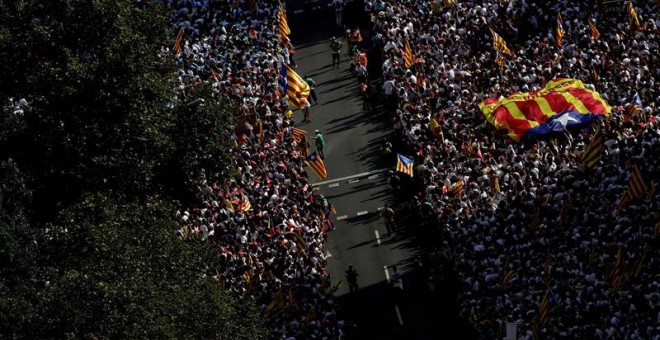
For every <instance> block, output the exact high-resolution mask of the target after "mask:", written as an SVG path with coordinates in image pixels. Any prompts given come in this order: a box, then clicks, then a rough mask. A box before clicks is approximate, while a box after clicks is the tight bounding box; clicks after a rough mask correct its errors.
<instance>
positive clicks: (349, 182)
mask: <svg viewBox="0 0 660 340" xmlns="http://www.w3.org/2000/svg"><path fill="white" fill-rule="evenodd" d="M359 181H360V180H359V179H352V180H350V181H348V184H353V183H357V182H359Z"/></svg>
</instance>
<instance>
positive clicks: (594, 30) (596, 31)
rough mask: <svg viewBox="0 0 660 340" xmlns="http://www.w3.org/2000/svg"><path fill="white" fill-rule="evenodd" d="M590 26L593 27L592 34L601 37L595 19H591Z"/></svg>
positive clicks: (596, 37)
mask: <svg viewBox="0 0 660 340" xmlns="http://www.w3.org/2000/svg"><path fill="white" fill-rule="evenodd" d="M589 28H590V29H591V36H592V37H594V38H595V39H598V38H600V32H599V31H598V28H596V24H594V21H593V20H591V19H589Z"/></svg>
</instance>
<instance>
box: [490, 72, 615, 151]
mask: <svg viewBox="0 0 660 340" xmlns="http://www.w3.org/2000/svg"><path fill="white" fill-rule="evenodd" d="M479 109H481V112H483V114H484V116H485V117H486V120H488V122H489V123H491V124H492V125H493V126H495V127H496V128H497V129H504V130H507V131H508V132H509V133H508V135H509V137H511V138H512V139H513V140H516V141H518V140H520V138H522V137H523V136H529V135H540V134H545V133H549V132H552V131H563V130H564V129H565V128H566V126H571V125H577V124H581V123H585V122H588V121H590V120H592V119H594V118H596V117H599V116H607V115H609V114H610V112H611V111H612V108H611V107H610V106H609V105H607V103H606V102H605V100H603V98H601V97H600V94H598V92H595V91H592V90H588V89H585V88H584V84H582V82H581V81H580V80H577V79H572V78H557V79H554V80H552V81H550V82H548V83H547V84H546V85H545V87H544V88H542V89H540V90H537V91H533V92H529V93H527V92H516V93H513V94H511V95H510V96H509V97H507V98H503V99H495V98H488V99H486V100H484V101H483V102H482V103H481V104H479Z"/></svg>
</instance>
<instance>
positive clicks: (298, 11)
mask: <svg viewBox="0 0 660 340" xmlns="http://www.w3.org/2000/svg"><path fill="white" fill-rule="evenodd" d="M302 12H303V10H302V9H297V10H295V11H293V14H300V13H302Z"/></svg>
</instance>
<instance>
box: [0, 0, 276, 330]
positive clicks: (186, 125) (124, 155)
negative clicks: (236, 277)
mask: <svg viewBox="0 0 660 340" xmlns="http://www.w3.org/2000/svg"><path fill="white" fill-rule="evenodd" d="M167 17H168V9H167V8H166V6H164V5H154V4H152V5H149V6H142V7H138V6H135V5H134V4H132V3H131V2H126V1H115V0H52V1H38V0H37V1H35V0H33V1H23V0H12V1H9V0H0V22H1V23H2V24H0V58H1V59H2V60H3V62H2V63H0V75H1V76H0V295H1V297H0V334H4V335H8V336H9V337H11V338H63V337H76V338H77V337H88V338H92V337H111V338H232V339H236V338H248V337H251V338H255V337H256V338H259V337H263V336H264V334H263V331H262V330H261V328H260V324H261V320H260V319H259V318H258V316H257V315H258V313H257V312H256V310H255V307H254V306H253V305H252V304H244V303H243V302H241V303H239V302H238V301H237V300H236V298H235V297H234V296H233V295H232V294H230V293H228V292H226V291H223V290H221V289H220V288H219V286H217V285H216V284H215V282H214V281H213V279H212V275H213V273H212V270H211V268H213V266H214V263H215V261H216V257H215V252H214V250H213V249H211V248H210V246H209V245H207V244H206V243H204V242H202V241H201V240H195V239H185V240H184V239H178V238H177V237H176V236H175V234H174V230H175V229H177V223H178V221H177V220H176V218H175V215H174V211H175V208H174V207H173V206H172V205H171V204H170V203H169V202H171V201H174V200H183V201H185V200H188V199H190V198H191V197H194V195H195V192H196V190H197V188H196V187H195V185H194V180H195V178H196V177H197V176H198V174H199V172H200V171H201V170H202V169H206V170H208V171H209V172H212V173H213V174H219V176H220V177H222V174H223V173H226V172H227V171H228V170H229V169H228V168H227V164H229V161H228V160H229V152H230V151H229V140H230V138H229V136H230V130H229V125H230V124H231V122H232V120H231V119H232V114H231V112H232V110H233V108H232V107H231V105H230V104H229V103H217V102H213V103H212V102H210V101H209V100H207V101H206V102H204V101H201V100H198V101H192V100H190V101H189V102H188V103H186V102H185V100H179V101H178V102H179V104H175V105H172V102H173V97H174V91H173V85H172V82H171V80H172V79H173V78H174V77H175V76H176V74H175V68H174V64H173V63H172V61H171V60H170V59H169V58H167V57H166V56H165V55H164V54H163V53H162V51H163V47H164V46H166V45H169V43H168V39H170V40H171V37H172V35H173V34H172V32H168V30H167V27H168V25H167ZM207 92H208V91H207V90H205V89H203V88H200V89H197V90H194V91H191V93H193V94H194V97H196V98H202V99H203V98H210V95H209V94H208V93H207ZM180 99H181V98H180Z"/></svg>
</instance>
